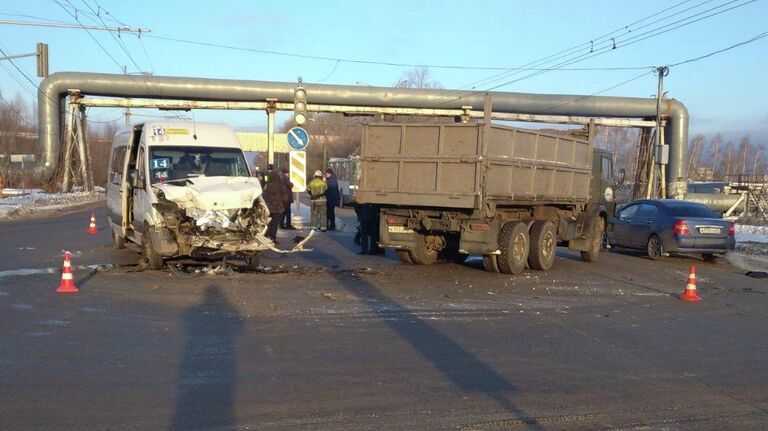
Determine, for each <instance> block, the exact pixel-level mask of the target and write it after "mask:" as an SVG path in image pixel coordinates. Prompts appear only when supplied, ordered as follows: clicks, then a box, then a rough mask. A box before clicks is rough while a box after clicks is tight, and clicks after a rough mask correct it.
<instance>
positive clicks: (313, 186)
mask: <svg viewBox="0 0 768 431" xmlns="http://www.w3.org/2000/svg"><path fill="white" fill-rule="evenodd" d="M327 191H328V184H326V183H325V181H323V173H322V172H321V171H320V170H317V171H315V175H314V178H312V181H310V182H309V184H308V185H307V193H309V199H310V203H311V205H310V209H311V210H312V213H311V214H312V216H311V218H310V227H311V228H312V229H317V228H318V223H319V224H320V225H319V228H320V231H322V232H325V230H326V229H327V228H328V220H327V218H326V214H325V212H326V209H327V208H326V198H325V193H326V192H327Z"/></svg>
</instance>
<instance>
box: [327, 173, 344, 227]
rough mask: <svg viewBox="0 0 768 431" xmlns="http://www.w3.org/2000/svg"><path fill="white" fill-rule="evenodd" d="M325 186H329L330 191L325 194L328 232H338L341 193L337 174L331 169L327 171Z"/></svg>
mask: <svg viewBox="0 0 768 431" xmlns="http://www.w3.org/2000/svg"><path fill="white" fill-rule="evenodd" d="M325 184H326V185H327V186H328V191H327V192H325V207H326V216H327V219H328V230H336V207H337V206H339V205H341V193H340V192H339V182H338V181H337V180H336V174H334V172H333V169H331V168H328V169H326V170H325Z"/></svg>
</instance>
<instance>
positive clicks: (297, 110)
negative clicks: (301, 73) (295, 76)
mask: <svg viewBox="0 0 768 431" xmlns="http://www.w3.org/2000/svg"><path fill="white" fill-rule="evenodd" d="M293 119H294V120H296V124H298V125H299V126H301V125H302V124H304V123H305V122H306V121H307V90H305V89H304V87H302V86H301V85H299V86H297V87H296V89H295V90H294V92H293Z"/></svg>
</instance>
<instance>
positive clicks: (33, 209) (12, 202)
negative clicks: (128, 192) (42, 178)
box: [0, 187, 104, 220]
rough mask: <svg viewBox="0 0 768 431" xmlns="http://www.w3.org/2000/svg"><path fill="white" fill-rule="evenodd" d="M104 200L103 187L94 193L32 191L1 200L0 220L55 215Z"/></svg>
mask: <svg viewBox="0 0 768 431" xmlns="http://www.w3.org/2000/svg"><path fill="white" fill-rule="evenodd" d="M3 192H5V190H3ZM103 199H104V189H103V188H101V187H99V188H97V189H96V190H94V191H93V192H82V191H81V192H72V193H43V192H40V191H38V190H32V191H31V193H29V194H18V195H16V196H10V197H6V198H3V199H0V220H8V219H14V218H19V217H23V216H40V215H46V214H53V213H56V212H59V211H62V210H66V209H68V208H71V207H74V206H77V205H82V204H86V203H89V202H97V201H100V200H103Z"/></svg>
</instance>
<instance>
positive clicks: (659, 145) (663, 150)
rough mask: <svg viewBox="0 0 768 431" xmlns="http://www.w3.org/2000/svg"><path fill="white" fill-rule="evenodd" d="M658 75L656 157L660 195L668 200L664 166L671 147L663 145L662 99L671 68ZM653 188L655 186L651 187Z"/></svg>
mask: <svg viewBox="0 0 768 431" xmlns="http://www.w3.org/2000/svg"><path fill="white" fill-rule="evenodd" d="M656 75H657V76H658V77H659V84H658V89H657V90H656V143H655V145H654V146H655V148H656V151H655V153H656V157H655V159H656V160H655V162H656V164H658V165H659V178H660V180H661V181H660V182H661V184H660V187H659V189H660V190H659V195H660V196H661V198H662V199H666V198H667V185H666V175H665V174H666V173H665V172H664V165H666V164H667V158H668V157H669V147H667V146H666V145H664V144H663V141H662V137H661V99H662V98H663V97H664V77H665V76H667V75H669V67H667V66H661V67H658V68H656ZM650 186H651V187H653V184H651V185H650Z"/></svg>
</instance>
